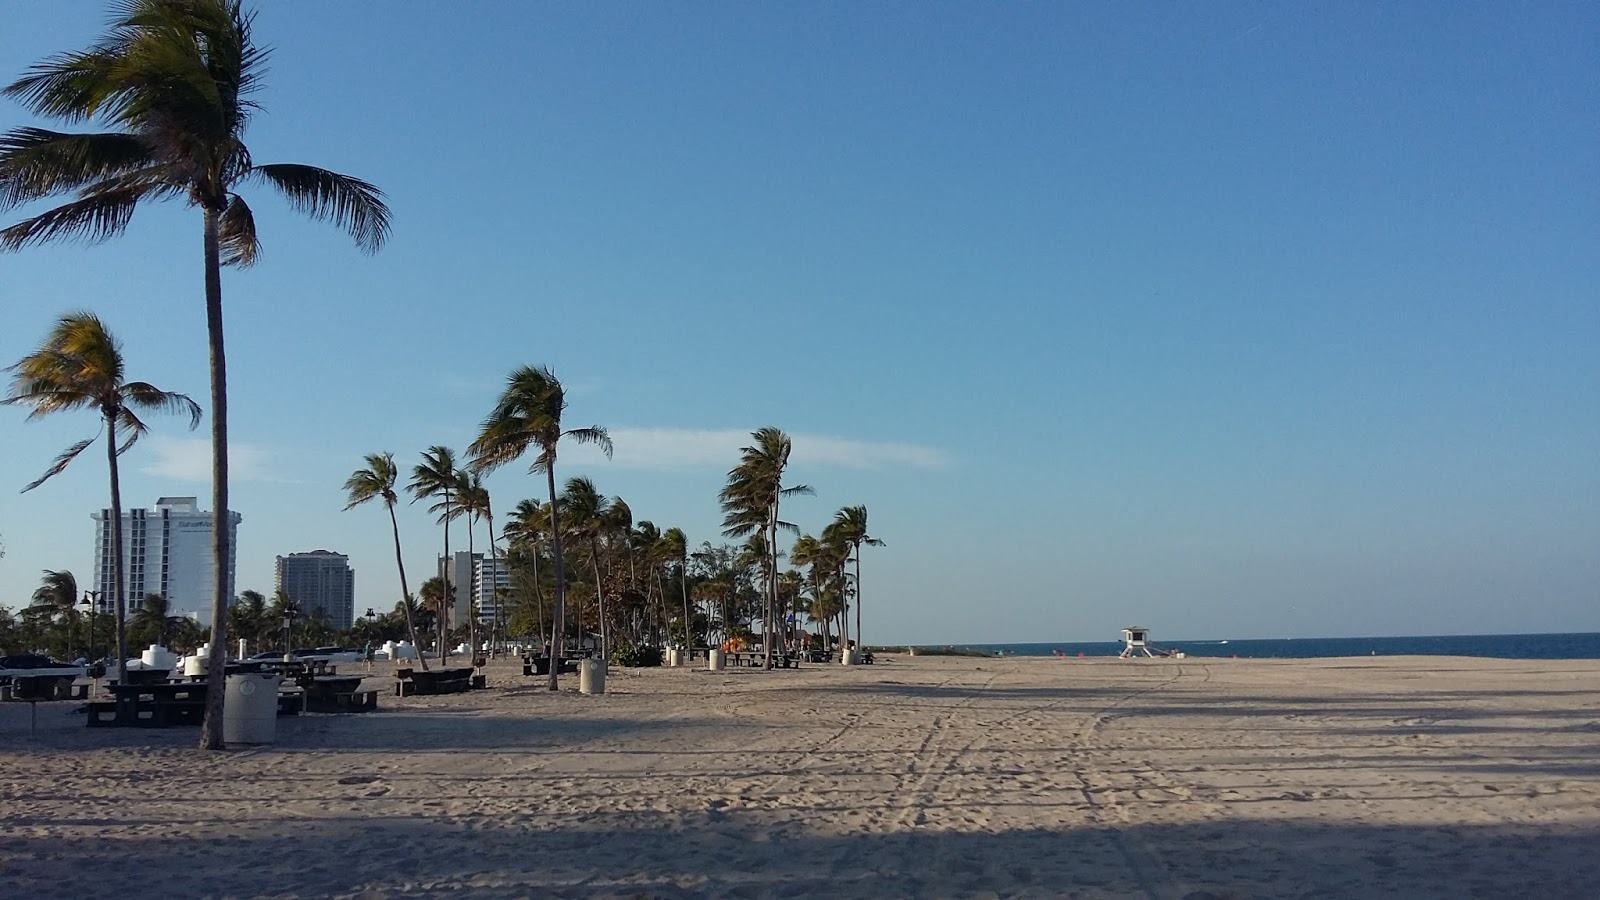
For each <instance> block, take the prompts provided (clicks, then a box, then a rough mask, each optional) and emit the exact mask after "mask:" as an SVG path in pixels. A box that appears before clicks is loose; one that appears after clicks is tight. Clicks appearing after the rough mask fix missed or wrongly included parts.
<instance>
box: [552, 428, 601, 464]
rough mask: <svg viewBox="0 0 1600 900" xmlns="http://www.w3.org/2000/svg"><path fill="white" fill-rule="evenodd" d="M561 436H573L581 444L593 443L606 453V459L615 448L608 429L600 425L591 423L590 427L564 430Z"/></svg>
mask: <svg viewBox="0 0 1600 900" xmlns="http://www.w3.org/2000/svg"><path fill="white" fill-rule="evenodd" d="M561 436H562V437H567V438H572V439H573V440H574V441H576V442H577V443H580V444H593V445H595V446H597V447H599V448H600V450H601V451H602V452H603V453H605V455H606V459H610V458H611V453H612V450H613V447H612V444H611V435H610V434H608V433H606V430H605V429H604V428H601V427H600V426H599V425H591V426H589V427H588V428H574V429H572V430H571V431H565V432H562V434H561Z"/></svg>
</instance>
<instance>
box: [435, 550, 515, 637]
mask: <svg viewBox="0 0 1600 900" xmlns="http://www.w3.org/2000/svg"><path fill="white" fill-rule="evenodd" d="M458 573H459V574H458ZM439 577H441V578H443V579H445V580H446V581H447V582H448V583H449V584H450V587H451V588H452V593H453V596H452V598H451V608H450V627H451V628H460V627H461V626H462V625H465V624H466V623H467V616H469V615H471V612H470V610H471V609H472V608H473V605H474V604H476V605H477V609H478V621H479V622H483V623H486V624H487V623H492V622H495V621H497V620H498V618H499V616H501V615H505V614H507V613H508V610H507V609H506V607H507V605H508V604H509V602H510V599H509V598H510V592H511V569H510V567H509V566H507V564H506V560H505V558H504V557H501V558H500V559H499V560H496V559H494V558H493V557H492V556H490V555H488V554H485V553H467V552H466V551H458V552H456V553H452V554H450V555H449V556H448V557H445V556H441V557H439ZM496 588H499V590H500V593H499V600H498V603H497V602H496V590H495V589H496Z"/></svg>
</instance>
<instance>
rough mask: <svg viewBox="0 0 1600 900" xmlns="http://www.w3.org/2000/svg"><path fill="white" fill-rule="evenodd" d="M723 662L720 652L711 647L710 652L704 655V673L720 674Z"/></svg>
mask: <svg viewBox="0 0 1600 900" xmlns="http://www.w3.org/2000/svg"><path fill="white" fill-rule="evenodd" d="M723 662H724V660H723V653H722V651H721V650H718V649H717V648H715V647H712V648H711V651H710V652H709V653H707V654H706V671H707V672H721V671H722V666H723Z"/></svg>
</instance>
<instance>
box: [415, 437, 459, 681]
mask: <svg viewBox="0 0 1600 900" xmlns="http://www.w3.org/2000/svg"><path fill="white" fill-rule="evenodd" d="M459 485H460V476H459V475H458V473H457V469H456V454H455V451H453V450H451V449H450V448H449V447H441V446H439V445H437V444H435V445H434V446H432V447H429V448H428V449H427V450H425V451H423V453H422V462H421V463H420V464H418V465H417V466H416V467H415V468H413V469H412V470H411V483H410V484H408V485H406V490H408V491H410V492H411V494H412V497H411V502H412V503H415V502H417V501H418V500H421V499H422V498H424V497H438V498H440V499H439V500H438V501H437V502H435V503H434V504H433V505H432V506H430V507H428V511H429V512H432V513H438V514H439V521H440V522H441V523H443V524H444V556H443V557H441V559H442V563H441V565H440V566H439V577H440V578H443V579H445V585H444V588H445V606H444V608H443V609H442V610H440V612H439V615H440V623H441V624H440V627H439V633H440V634H441V635H442V634H444V633H445V632H446V631H448V630H449V628H450V624H451V623H450V600H451V599H452V598H453V597H454V594H455V592H454V590H453V585H451V584H450V583H449V578H450V568H451V567H450V520H451V519H453V518H455V514H454V513H453V512H452V508H453V503H452V500H453V498H454V495H455V492H456V489H457V488H458V487H459ZM456 577H458V578H459V577H460V573H457V575H456ZM449 652H450V651H449V648H448V647H446V646H445V641H443V640H440V641H439V662H440V664H443V663H444V662H445V660H446V659H447V658H448V654H449Z"/></svg>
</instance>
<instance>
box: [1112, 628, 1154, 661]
mask: <svg viewBox="0 0 1600 900" xmlns="http://www.w3.org/2000/svg"><path fill="white" fill-rule="evenodd" d="M1140 652H1143V653H1144V655H1145V656H1148V657H1151V658H1154V657H1155V654H1154V653H1151V652H1150V629H1148V628H1143V627H1141V626H1138V625H1134V626H1131V627H1128V628H1124V629H1122V654H1121V656H1120V657H1118V658H1119V659H1127V658H1129V657H1131V656H1138V655H1139V654H1140Z"/></svg>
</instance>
